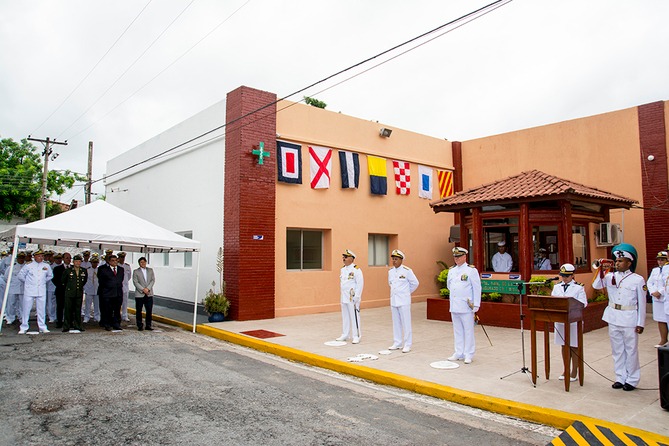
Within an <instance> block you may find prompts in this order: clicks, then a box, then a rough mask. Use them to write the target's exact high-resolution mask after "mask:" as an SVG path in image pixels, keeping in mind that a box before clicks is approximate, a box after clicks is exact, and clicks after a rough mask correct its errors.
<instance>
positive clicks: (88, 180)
mask: <svg viewBox="0 0 669 446" xmlns="http://www.w3.org/2000/svg"><path fill="white" fill-rule="evenodd" d="M92 187H93V141H88V170H87V171H86V204H89V203H90V202H91V188H92Z"/></svg>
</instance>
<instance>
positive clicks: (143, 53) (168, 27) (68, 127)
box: [56, 0, 195, 138]
mask: <svg viewBox="0 0 669 446" xmlns="http://www.w3.org/2000/svg"><path fill="white" fill-rule="evenodd" d="M193 3H195V0H191V2H190V3H189V4H187V5H186V7H185V8H184V9H182V10H181V12H180V13H179V14H177V16H176V17H174V19H172V21H171V22H170V23H169V24H168V25H167V27H166V28H165V29H163V30H162V32H161V33H160V34H158V36H157V37H156V38H155V39H154V40H153V42H151V43H150V44H149V46H147V47H146V48H145V49H144V51H142V53H141V54H140V55H139V56H137V58H136V59H135V60H134V61H133V62H132V63H131V64H130V65H128V67H127V68H126V69H125V71H124V72H123V73H121V75H120V76H119V77H117V78H116V80H115V81H114V82H112V84H111V85H110V86H109V87H108V88H107V89H106V90H105V91H104V92H103V93H102V94H101V95H100V96H99V97H98V98H97V99H96V100H95V101H93V103H92V104H91V105H89V106H88V108H87V109H86V110H84V112H83V113H81V114H80V115H79V116H78V117H77V119H75V120H74V121H73V122H72V123H71V124H70V125H68V126H67V127H66V128H65V130H63V131H62V132H60V133H59V134H58V136H56V138H60V137H61V136H62V134H63V133H65V132H67V131H68V130H69V129H70V128H71V127H72V126H73V125H74V124H76V123H77V122H78V121H79V120H80V119H81V118H82V117H83V116H84V115H85V114H86V113H88V112H89V110H90V109H91V108H93V107H94V106H95V104H97V103H98V102H100V100H101V99H102V98H103V97H105V96H106V95H107V93H109V90H111V89H112V88H114V86H115V85H116V84H117V83H118V82H119V81H120V80H121V79H122V78H123V76H125V75H126V74H127V73H128V71H130V69H131V68H132V67H134V66H135V64H136V63H137V62H138V61H139V60H140V59H141V58H142V57H143V56H144V55H145V54H146V53H147V52H148V51H149V50H150V49H151V47H153V45H154V44H155V43H156V42H157V41H158V40H160V38H161V37H162V36H163V35H164V34H165V33H166V32H167V31H168V30H169V29H170V28H171V27H172V25H174V23H175V22H176V21H177V20H178V19H179V17H181V16H182V15H183V13H185V12H186V10H187V9H188V8H190V6H191V5H192V4H193Z"/></svg>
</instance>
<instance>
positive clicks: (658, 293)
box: [648, 251, 669, 348]
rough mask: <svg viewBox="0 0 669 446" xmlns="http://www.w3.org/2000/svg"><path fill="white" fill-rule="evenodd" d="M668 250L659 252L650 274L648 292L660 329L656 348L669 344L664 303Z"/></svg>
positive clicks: (668, 268) (654, 316)
mask: <svg viewBox="0 0 669 446" xmlns="http://www.w3.org/2000/svg"><path fill="white" fill-rule="evenodd" d="M668 257H669V253H667V251H660V252H658V253H657V266H656V267H655V268H653V270H652V271H651V272H650V276H648V292H649V293H650V296H651V298H652V299H653V320H654V321H657V328H658V330H659V331H660V342H658V343H657V345H655V348H659V347H664V346H665V345H666V344H667V341H669V339H667V334H669V330H667V315H666V314H665V312H664V303H665V300H666V295H665V291H664V290H665V287H666V285H667V279H668V278H669V265H668V264H667V258H668Z"/></svg>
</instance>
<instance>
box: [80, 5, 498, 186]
mask: <svg viewBox="0 0 669 446" xmlns="http://www.w3.org/2000/svg"><path fill="white" fill-rule="evenodd" d="M510 2H511V0H497V1H494V2H492V3H489V4H488V5H486V6H483V7H481V8H479V9H476V10H474V11H472V12H469V13H467V14H465V15H463V16H460V17H458V18H457V19H454V20H451V21H449V22H447V23H444V24H443V25H440V26H438V27H436V28H434V29H432V30H430V31H427V32H424V33H422V34H420V35H418V36H416V37H413V38H411V39H409V40H407V41H405V42H402V43H400V44H398V45H395V46H393V47H391V48H389V49H387V50H384V51H382V52H380V53H378V54H376V55H374V56H371V57H368V58H367V59H364V60H362V61H360V62H358V63H355V64H353V65H351V66H349V67H347V68H344V69H342V70H339V71H337V72H336V73H334V74H331V75H329V76H326V77H325V78H323V79H321V80H319V81H316V82H314V83H312V84H310V85H308V86H306V87H303V88H300V89H299V90H297V91H294V92H293V93H290V94H288V95H286V96H283V97H282V98H280V99H277V100H275V101H273V102H271V103H269V104H266V105H264V106H262V107H259V108H257V109H255V110H253V111H250V112H248V113H246V114H245V115H243V116H240V117H239V118H236V119H233V120H232V121H228V122H226V123H225V124H222V125H220V126H218V127H215V128H213V129H211V130H208V131H206V132H204V133H202V134H200V135H198V136H196V137H194V138H191V139H189V140H187V141H185V142H182V143H180V144H177V145H176V146H173V147H171V148H169V149H166V150H164V151H163V152H160V153H158V154H156V155H154V156H151V157H149V158H147V159H145V160H143V161H139V162H137V163H134V164H132V165H130V166H128V167H125V168H123V169H121V170H119V171H116V172H113V173H111V174H109V175H107V176H105V177H102V178H99V179H97V180H94V181H93V183H97V182H99V181H101V180H103V179H105V178H110V177H112V176H114V175H118V174H120V173H123V172H126V171H128V170H130V169H133V168H135V167H137V166H139V165H142V164H144V163H147V162H149V161H151V160H154V159H156V158H158V157H160V156H163V155H165V154H167V153H169V152H171V151H173V150H176V149H178V148H180V147H183V146H185V145H186V144H189V143H191V142H193V141H195V140H197V139H199V138H201V137H203V136H206V135H208V134H210V133H212V132H215V131H217V130H220V129H222V128H224V127H227V126H229V125H231V124H234V123H235V122H238V121H241V120H242V119H244V118H246V117H248V116H251V115H254V114H256V113H259V112H261V111H262V110H265V109H267V108H268V107H271V106H273V105H276V104H277V103H279V102H280V101H283V100H285V99H288V98H290V97H292V96H295V95H297V94H300V93H302V92H304V91H306V90H308V89H309V88H312V87H314V86H316V85H319V84H321V83H323V82H326V81H328V80H330V79H332V78H334V77H336V76H339V75H340V74H343V73H346V72H347V71H350V70H352V69H354V68H357V67H359V66H361V65H364V64H366V63H368V62H370V61H372V60H374V59H378V58H379V57H382V56H384V55H386V54H388V53H390V52H392V51H394V50H397V49H399V48H401V47H403V46H406V45H408V44H410V43H412V42H415V41H417V40H419V39H421V38H423V37H426V36H428V35H430V34H433V33H435V32H437V31H440V30H442V29H444V28H446V27H448V26H451V25H453V24H456V23H458V22H461V21H465V23H463V24H461V25H459V26H463V25H464V24H466V23H469V22H470V21H471V20H473V18H472V17H474V18H478V17H482V16H483V15H485V14H483V12H484V11H486V10H488V9H491V8H492V10H494V9H497V8H498V7H501V6H504V5H506V4H508V3H510ZM459 26H458V27H459ZM444 34H446V33H442V34H440V35H439V36H442V35H444ZM439 36H437V37H439ZM435 38H436V37H435ZM432 40H434V39H430V40H429V41H432ZM426 43H427V42H426ZM417 46H420V45H417ZM412 49H413V48H412ZM406 52H408V51H405V52H403V53H401V54H405V53H406ZM401 54H400V55H401ZM396 57H398V56H396ZM389 60H392V59H389ZM384 63H385V62H384ZM379 65H381V64H377V65H376V66H379ZM366 71H369V70H366ZM270 114H271V113H268V114H267V115H264V116H262V117H259V118H258V119H256V120H254V121H252V122H256V121H257V120H259V119H264V118H267V117H268V116H269V115H270ZM246 125H248V124H246ZM84 130H85V129H84ZM74 136H76V135H74Z"/></svg>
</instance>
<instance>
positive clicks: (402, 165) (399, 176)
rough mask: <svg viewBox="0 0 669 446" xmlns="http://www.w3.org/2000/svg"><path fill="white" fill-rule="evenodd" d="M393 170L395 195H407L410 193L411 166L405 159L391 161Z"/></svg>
mask: <svg viewBox="0 0 669 446" xmlns="http://www.w3.org/2000/svg"><path fill="white" fill-rule="evenodd" d="M393 171H394V172H395V190H396V191H397V195H409V194H410V193H411V166H410V164H409V163H407V162H406V161H393Z"/></svg>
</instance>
